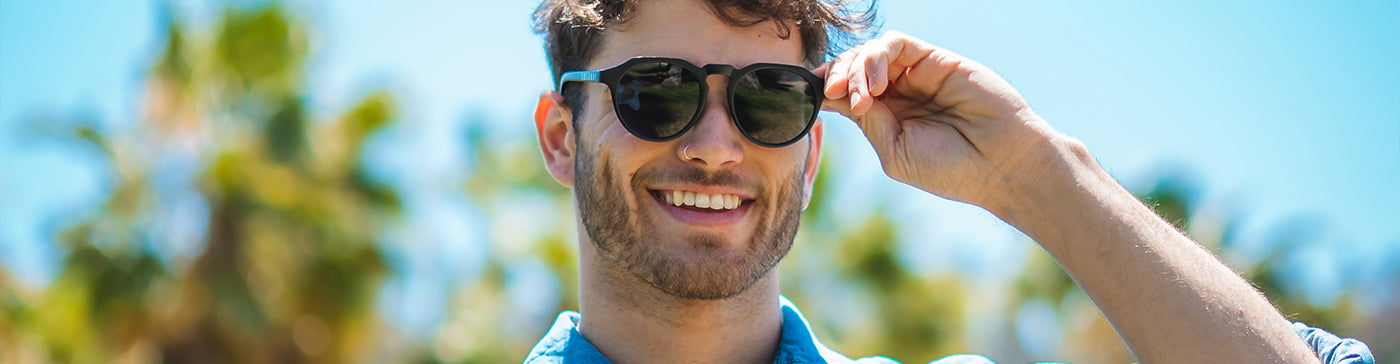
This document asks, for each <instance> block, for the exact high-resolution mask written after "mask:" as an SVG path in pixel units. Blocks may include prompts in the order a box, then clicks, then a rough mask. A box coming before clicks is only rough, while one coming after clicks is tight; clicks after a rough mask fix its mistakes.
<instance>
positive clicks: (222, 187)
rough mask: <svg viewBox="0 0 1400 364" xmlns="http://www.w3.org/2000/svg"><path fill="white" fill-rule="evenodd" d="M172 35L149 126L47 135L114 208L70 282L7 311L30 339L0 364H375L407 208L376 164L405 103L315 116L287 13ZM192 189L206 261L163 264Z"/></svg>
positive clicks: (71, 126) (297, 35)
mask: <svg viewBox="0 0 1400 364" xmlns="http://www.w3.org/2000/svg"><path fill="white" fill-rule="evenodd" d="M167 14H169V12H167ZM165 26H166V32H165V34H166V45H165V47H164V49H163V50H162V53H161V55H160V56H159V57H158V58H157V62H156V64H155V66H154V67H153V68H152V70H151V72H150V75H149V77H148V79H147V82H146V90H145V105H144V108H143V113H142V125H143V126H144V127H143V128H141V129H139V130H136V131H134V132H132V133H129V134H124V133H116V132H109V131H104V130H101V129H100V128H98V127H97V126H96V124H94V123H68V124H66V125H68V126H67V127H59V128H55V127H52V125H55V124H52V123H49V124H46V125H47V126H45V128H46V129H48V130H51V131H53V130H58V131H59V132H60V133H62V134H65V135H67V137H68V138H70V139H71V140H73V141H75V142H78V143H83V144H86V145H89V146H91V147H92V148H93V149H95V150H96V151H97V152H98V153H99V154H100V155H101V156H103V157H104V158H105V159H104V161H105V163H106V164H107V166H108V167H109V168H110V170H111V172H112V174H113V175H115V177H116V178H115V182H114V187H113V189H112V192H111V194H110V195H109V196H108V198H107V200H106V202H105V203H103V205H102V206H100V207H99V208H98V209H97V210H95V211H93V212H91V213H90V214H88V215H87V216H86V217H84V218H82V219H81V220H80V221H78V222H77V223H75V224H74V225H73V226H71V227H69V228H67V229H66V230H65V231H64V232H63V234H62V235H61V237H60V238H59V240H60V242H61V243H62V245H63V247H64V249H65V250H66V254H65V258H64V260H63V265H62V268H61V272H60V273H59V274H58V276H57V278H56V279H55V281H54V282H53V283H51V284H50V286H49V287H47V288H46V289H45V290H43V291H42V292H38V293H33V294H26V295H24V296H23V297H21V298H20V299H15V297H13V296H8V297H7V299H6V300H5V301H4V303H3V304H4V305H5V306H4V307H5V311H4V312H5V315H4V317H5V319H4V320H5V322H7V323H8V324H10V325H5V327H13V330H15V331H18V333H14V332H5V333H4V335H3V336H0V338H5V339H6V340H3V341H5V342H6V344H7V345H6V346H10V345H13V346H12V347H15V348H18V349H20V350H16V351H9V350H0V361H5V362H30V361H40V362H42V361H54V362H66V363H106V362H153V361H165V362H204V363H220V362H227V363H248V362H324V363H338V362H347V361H358V360H360V359H362V358H364V357H365V355H366V354H368V353H369V352H370V349H372V348H374V346H375V345H374V339H375V334H374V333H375V332H376V329H377V326H379V325H380V324H379V323H378V321H377V320H376V319H375V316H374V315H373V313H374V312H373V310H372V303H373V297H374V295H375V294H376V293H377V292H378V287H379V283H380V281H381V280H382V278H383V275H384V274H385V272H386V267H385V263H384V260H383V258H382V256H381V253H380V250H379V247H378V246H377V241H379V240H380V235H381V234H382V231H383V229H384V227H385V226H386V222H389V221H393V218H394V216H396V215H397V214H398V211H399V202H398V198H397V193H396V192H395V191H394V190H393V189H392V188H389V187H386V186H384V185H382V184H379V183H376V182H375V181H373V180H371V179H370V178H369V177H368V174H367V173H366V171H365V168H364V166H363V164H362V163H361V162H360V158H359V156H360V153H361V150H362V148H363V146H364V142H365V140H366V139H367V138H368V137H369V136H370V135H372V134H373V133H375V132H376V131H378V130H380V129H382V128H384V127H385V126H386V125H388V124H389V123H391V122H392V121H393V120H394V118H395V116H394V115H395V113H396V111H395V102H394V98H393V97H392V96H391V95H389V94H386V93H382V92H381V93H375V94H371V95H369V96H367V97H365V98H364V99H363V100H361V101H359V102H358V103H357V104H356V105H355V106H354V107H352V108H351V109H350V110H347V111H346V112H345V113H343V114H341V115H338V116H330V117H318V116H315V115H310V114H309V112H308V110H307V108H306V105H305V101H304V99H305V97H306V95H305V90H304V89H303V86H302V85H303V79H304V77H305V72H304V64H303V63H304V62H303V60H304V55H305V52H306V48H307V45H306V35H305V30H304V29H302V28H301V27H300V26H299V25H298V23H297V22H296V21H295V19H293V18H292V17H290V16H289V15H288V14H287V13H286V12H284V11H283V10H282V8H281V7H280V6H278V5H275V4H273V5H262V6H257V7H253V8H240V7H230V8H227V9H225V10H224V12H223V14H222V16H221V18H220V24H219V26H218V27H217V28H216V29H214V30H213V34H211V35H208V36H207V38H205V37H202V36H201V35H198V34H191V32H190V31H189V30H188V29H186V28H185V27H184V26H183V24H182V23H181V22H180V19H177V18H175V17H173V16H169V17H168V18H167V19H166V21H165ZM202 39H210V40H211V41H209V42H206V41H203V40H202ZM184 162H193V164H194V165H196V166H197V167H196V168H194V169H193V170H191V169H189V168H183V167H184V166H185V164H182V163H184ZM182 191H183V192H188V193H189V194H190V195H193V196H197V197H196V198H195V200H196V201H197V203H198V205H201V206H203V207H204V209H203V210H205V211H206V212H207V213H206V214H203V215H204V216H202V217H196V218H202V219H203V223H202V224H200V225H203V226H202V228H201V230H203V231H204V234H203V237H202V241H200V242H198V244H196V245H197V246H199V247H201V249H199V250H198V251H197V255H195V256H193V257H180V256H173V257H172V256H171V254H170V252H168V251H162V249H161V248H163V247H167V246H168V244H166V243H165V242H162V241H161V240H163V239H168V238H171V237H170V236H168V235H163V234H164V231H165V230H166V229H167V228H166V225H165V224H166V223H167V221H164V220H165V219H167V218H172V217H177V216H171V214H170V213H169V212H168V208H169V206H170V204H171V203H172V201H176V200H178V199H179V198H180V197H179V196H180V193H181V192H182ZM172 192H174V193H172ZM196 210H201V209H196ZM184 218H187V219H188V218H190V217H189V216H184ZM6 285H7V286H9V284H6ZM6 291H7V292H8V291H9V289H6ZM11 325H13V326H11ZM0 332H3V331H0ZM16 337H18V338H16Z"/></svg>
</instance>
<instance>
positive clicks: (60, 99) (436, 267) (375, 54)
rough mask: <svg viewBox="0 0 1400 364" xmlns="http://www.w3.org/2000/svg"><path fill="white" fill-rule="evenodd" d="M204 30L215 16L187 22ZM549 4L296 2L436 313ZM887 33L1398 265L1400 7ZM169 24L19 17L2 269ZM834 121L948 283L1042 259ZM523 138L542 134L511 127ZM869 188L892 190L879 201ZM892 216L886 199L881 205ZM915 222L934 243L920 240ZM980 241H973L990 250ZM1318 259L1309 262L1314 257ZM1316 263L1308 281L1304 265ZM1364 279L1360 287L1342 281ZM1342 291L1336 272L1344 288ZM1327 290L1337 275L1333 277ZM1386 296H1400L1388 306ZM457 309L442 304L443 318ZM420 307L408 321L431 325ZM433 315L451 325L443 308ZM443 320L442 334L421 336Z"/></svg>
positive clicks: (1221, 12)
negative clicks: (997, 77)
mask: <svg viewBox="0 0 1400 364" xmlns="http://www.w3.org/2000/svg"><path fill="white" fill-rule="evenodd" d="M180 4H182V5H181V6H180V7H179V9H181V10H180V11H182V12H185V13H187V14H190V16H191V17H192V20H193V21H195V22H196V23H198V22H201V21H204V22H207V21H209V19H212V18H211V16H210V14H212V12H211V11H210V9H214V10H217V9H219V8H220V6H218V5H210V4H207V3H205V2H182V3H180ZM533 7H534V4H533V2H532V1H499V2H498V1H487V2H464V1H428V2H415V3H413V4H406V3H403V2H391V1H382V0H373V1H355V2H329V1H326V2H295V3H293V4H292V6H291V8H293V9H296V10H297V11H298V12H299V14H302V15H301V16H304V17H305V19H306V20H307V21H309V23H310V24H311V29H309V30H310V32H311V35H312V38H313V42H314V44H315V46H314V48H313V55H312V60H311V71H310V72H311V73H310V79H309V80H308V81H309V85H310V87H311V90H312V94H313V95H312V97H311V100H312V102H313V107H314V108H316V109H317V110H319V111H322V113H321V114H327V113H334V112H336V111H339V110H343V109H345V108H346V107H348V106H349V105H350V103H352V102H354V101H355V100H357V99H358V97H360V96H362V95H364V94H365V93H366V92H369V91H371V90H374V89H377V88H387V89H389V90H391V91H393V92H395V93H396V94H398V95H399V96H400V99H401V101H403V104H402V105H401V106H402V109H403V111H404V114H403V120H402V122H401V124H399V125H398V126H396V127H395V128H394V129H393V130H390V131H389V133H388V135H386V136H385V137H384V138H381V140H379V141H378V143H379V144H380V147H379V148H378V149H377V150H376V153H374V154H373V155H371V156H370V157H369V158H370V159H371V161H372V162H374V163H373V164H374V165H375V166H377V167H376V170H377V171H378V174H380V175H381V176H384V177H385V178H386V179H388V180H391V181H393V182H394V183H395V184H397V185H399V186H400V187H401V188H403V189H405V190H406V191H405V199H406V203H407V206H408V207H409V214H410V218H411V219H410V225H412V226H410V227H409V228H406V229H405V230H404V232H403V233H402V234H399V235H398V237H397V238H396V239H402V240H414V241H428V242H431V243H426V244H408V245H404V247H402V248H401V250H400V251H397V252H395V253H394V254H392V255H393V256H394V257H395V259H397V260H398V261H399V262H400V263H399V266H401V267H402V269H404V270H406V271H407V272H408V273H407V274H406V276H407V277H410V278H403V279H399V280H396V281H394V282H391V283H390V286H389V287H388V288H387V289H389V290H394V292H398V293H400V294H402V295H405V296H411V297H416V298H413V299H412V300H411V301H412V302H441V301H444V300H442V299H441V298H442V297H440V295H442V293H440V292H439V293H435V292H437V291H441V290H438V289H435V288H434V287H439V286H442V285H449V284H451V283H452V282H454V281H455V279H456V278H454V277H460V276H469V275H470V273H471V270H472V269H473V268H471V267H473V266H479V264H478V263H479V261H480V260H481V256H482V254H483V253H484V252H487V251H489V249H488V247H486V243H483V242H482V241H481V240H484V239H483V238H482V237H483V236H486V234H487V232H486V231H487V230H489V229H490V227H488V226H484V223H482V222H481V220H482V219H481V216H478V214H479V213H476V212H473V209H471V208H469V207H468V206H467V205H468V203H467V202H466V201H465V199H464V197H462V196H460V191H459V184H457V182H458V181H460V180H461V178H463V177H464V176H465V174H466V173H468V172H467V170H466V169H465V168H464V162H463V158H462V153H461V151H462V150H464V148H465V146H463V145H460V143H461V139H460V135H461V130H462V127H463V125H462V124H463V123H464V122H465V120H467V119H470V118H471V116H472V115H489V116H497V118H496V119H501V120H526V119H525V117H526V115H528V113H529V112H530V111H531V109H532V107H533V103H534V100H535V98H536V96H537V95H538V92H539V91H540V90H543V89H547V88H549V87H550V80H549V76H548V69H547V66H546V63H545V60H544V57H543V52H542V51H541V48H540V39H539V38H538V37H537V36H535V35H533V34H532V33H531V31H530V20H531V19H530V13H531V10H532V9H533ZM881 11H882V19H883V21H884V27H885V28H886V29H894V30H900V31H903V32H905V33H909V34H912V35H914V36H917V37H920V38H923V39H925V40H927V41H929V42H931V43H933V44H936V45H939V46H942V47H945V48H949V49H951V50H954V51H956V52H959V53H962V54H963V55H966V56H968V57H971V58H973V59H976V60H978V61H980V62H982V63H984V64H986V65H988V66H990V67H991V68H992V69H994V70H996V71H997V72H998V73H999V74H1001V75H1002V76H1003V77H1005V78H1006V79H1008V80H1009V81H1010V82H1011V83H1012V84H1013V85H1014V86H1016V87H1017V88H1018V89H1019V90H1020V91H1021V93H1022V94H1023V95H1024V96H1025V97H1026V99H1027V100H1028V101H1029V102H1030V104H1031V106H1032V107H1033V108H1035V110H1037V111H1038V112H1039V113H1040V114H1041V115H1042V116H1044V117H1045V118H1046V119H1047V120H1049V121H1050V123H1051V125H1053V126H1054V127H1055V128H1057V129H1058V130H1060V131H1062V132H1064V133H1066V134H1069V135H1071V136H1074V137H1076V138H1079V139H1080V140H1082V141H1084V143H1085V144H1087V145H1088V146H1089V148H1090V150H1091V151H1092V152H1093V153H1094V155H1095V156H1096V157H1097V158H1098V159H1099V160H1100V162H1101V163H1102V164H1103V165H1104V167H1105V168H1107V169H1108V170H1109V171H1110V172H1112V173H1114V174H1115V175H1116V176H1118V177H1119V178H1120V179H1121V180H1122V181H1123V182H1124V183H1125V185H1127V186H1128V187H1130V188H1139V189H1140V188H1143V187H1146V186H1145V183H1147V181H1150V180H1152V179H1153V178H1154V177H1156V176H1158V175H1160V174H1161V173H1164V172H1163V171H1181V172H1184V173H1186V174H1187V175H1189V176H1190V177H1191V178H1192V179H1193V180H1194V181H1195V182H1197V184H1198V185H1200V187H1201V192H1202V196H1201V197H1200V198H1201V202H1202V204H1203V206H1204V207H1203V209H1204V210H1207V211H1213V212H1214V213H1218V214H1224V215H1236V216H1240V217H1241V218H1242V219H1243V221H1244V222H1245V224H1244V228H1243V231H1242V232H1241V236H1242V239H1243V240H1246V241H1258V240H1263V239H1267V238H1268V236H1267V235H1268V234H1269V232H1271V231H1275V230H1277V228H1278V227H1279V226H1280V225H1282V224H1287V223H1288V222H1289V221H1290V220H1289V219H1290V218H1293V217H1297V216H1312V217H1320V218H1322V220H1323V221H1325V224H1324V225H1323V228H1322V229H1323V233H1322V234H1321V235H1320V236H1319V237H1318V238H1317V239H1316V241H1315V242H1314V243H1313V244H1314V246H1315V247H1314V248H1313V249H1312V250H1311V251H1316V252H1320V253H1326V254H1319V255H1318V256H1317V257H1316V259H1317V261H1315V262H1314V263H1317V264H1318V266H1319V267H1320V268H1317V269H1319V270H1322V271H1327V272H1330V273H1327V274H1319V275H1318V277H1311V278H1309V277H1301V278H1300V279H1303V280H1312V281H1315V282H1311V283H1308V282H1305V284H1307V285H1310V286H1311V287H1315V289H1313V291H1315V292H1322V293H1318V294H1317V295H1319V296H1321V297H1322V299H1325V298H1326V297H1327V296H1335V294H1334V293H1328V292H1327V287H1335V286H1337V285H1338V281H1339V280H1343V279H1363V278H1364V277H1365V276H1368V275H1375V274H1378V273H1384V272H1386V271H1384V270H1385V269H1394V268H1385V267H1386V266H1393V265H1396V264H1395V262H1396V261H1400V47H1397V44H1400V4H1397V3H1396V2H1394V1H1350V2H1302V1H1283V2H1269V1H1231V2H1214V1H1169V2H1158V3H1140V2H1119V1H1092V2H1091V1H1083V2H1072V3H1062V2H1053V3H1052V2H1041V1H968V2H947V1H912V0H911V1H884V2H881ZM157 20H158V17H157V16H156V4H155V3H151V2H144V1H126V2H106V1H91V0H87V1H67V2H46V1H18V0H0V266H3V267H4V269H5V270H7V271H9V272H10V273H11V274H14V275H16V276H18V277H19V278H21V279H22V280H23V281H25V282H30V283H31V284H42V282H45V281H47V279H49V278H51V276H52V274H53V273H54V267H55V265H56V263H57V260H58V259H59V258H60V256H59V253H58V251H57V250H56V248H55V247H54V246H53V235H52V232H53V231H54V230H55V229H57V228H58V226H59V225H60V224H61V223H62V222H63V221H64V220H63V219H62V217H63V216H65V215H66V214H72V213H75V212H81V211H84V210H85V209H87V208H90V206H92V204H94V203H96V202H97V201H98V198H100V197H101V196H102V195H103V191H105V189H106V188H109V185H110V181H109V180H110V177H109V176H108V174H107V173H108V172H107V171H102V170H97V169H95V167H94V156H93V155H92V153H90V152H87V151H82V150H73V149H72V148H71V147H66V146H64V145H61V144H56V143H51V142H46V141H43V140H36V139H35V138H34V137H33V136H32V135H30V134H26V132H25V131H24V130H22V128H21V127H20V125H21V124H22V123H23V122H24V121H25V120H26V119H27V118H31V117H34V116H36V115H56V116H69V115H88V116H92V117H96V118H98V119H100V120H103V121H104V122H105V123H106V125H108V126H109V127H112V128H114V129H117V128H121V127H122V126H124V125H132V124H134V123H135V122H134V120H135V119H136V118H137V117H138V115H137V114H136V108H135V107H134V105H136V102H137V101H139V99H138V90H139V87H140V86H141V82H142V78H143V75H144V73H145V71H146V70H147V67H149V64H150V63H151V60H152V58H153V57H154V54H155V52H156V51H157V50H158V49H159V48H158V47H159V45H160V44H161V39H160V38H159V37H161V36H162V34H160V33H159V32H158V30H159V24H158V23H157ZM824 118H826V119H827V120H828V125H829V126H828V132H827V135H828V138H829V140H828V142H827V148H828V149H827V157H828V158H836V159H839V160H840V161H841V162H842V165H846V166H849V168H847V170H844V171H841V172H839V173H840V174H839V175H830V176H822V178H834V179H837V180H839V181H840V182H842V184H841V185H842V186H846V187H843V188H842V190H841V191H842V192H843V195H842V197H841V201H842V204H843V206H850V207H851V208H850V211H852V213H854V214H860V213H863V212H865V211H869V210H870V209H873V208H876V207H875V206H877V205H878V204H877V203H872V201H870V199H871V196H870V195H868V194H866V193H862V192H860V191H861V190H889V191H893V192H891V194H892V195H891V196H885V197H880V198H883V199H884V201H886V202H888V204H887V205H886V206H887V208H889V209H890V210H891V211H893V212H894V213H895V215H896V216H897V217H898V218H899V219H901V221H906V222H909V223H911V224H910V225H912V226H917V227H912V228H911V229H912V231H913V232H914V233H913V234H911V236H912V238H910V239H913V240H917V239H922V238H927V239H929V240H939V241H954V242H967V243H968V244H949V245H919V244H917V243H916V242H911V243H908V244H905V245H906V246H911V247H909V248H908V249H910V250H911V251H913V252H915V253H917V254H916V255H915V256H927V257H930V258H929V259H930V260H931V261H934V262H943V263H947V264H946V266H948V267H951V268H947V269H962V270H968V271H972V272H984V271H985V272H991V273H996V272H997V270H996V269H995V266H997V265H998V264H997V262H1004V261H1006V259H1014V258H1015V257H1016V256H1017V255H1016V254H1023V253H1018V252H1021V251H1023V249H1019V248H1017V247H1018V246H1020V245H1024V244H1025V243H1024V242H1023V241H1018V240H1017V236H1018V235H1017V233H1016V232H1015V231H1014V230H1012V229H1011V228H1009V227H1007V226H1005V224H1002V223H1000V222H999V221H997V220H995V219H994V218H992V217H991V216H990V215H988V214H986V213H985V212H982V211H981V210H979V209H976V208H973V207H969V206H965V205H960V204H956V203H951V202H947V201H943V200H941V199H938V198H936V197H931V196H927V195H924V194H922V193H919V192H918V191H915V190H913V189H912V188H908V187H906V186H903V185H900V184H898V183H895V182H891V181H889V180H888V179H887V178H885V177H884V175H883V174H882V173H881V172H879V170H878V164H877V163H876V162H875V159H874V155H873V153H872V152H871V151H870V150H869V146H868V145H867V144H865V141H864V140H863V139H861V138H860V135H859V131H858V130H856V129H855V128H854V127H852V125H851V124H850V123H848V122H845V121H844V120H842V119H841V118H840V117H839V116H835V115H826V116H824ZM493 129H494V130H496V132H498V133H501V134H502V135H507V136H522V135H524V136H528V135H529V134H530V129H529V127H528V125H527V124H525V123H521V124H519V125H499V126H495V127H494V128H493ZM870 186H876V187H881V188H875V189H872V188H870ZM876 202H879V201H876ZM915 223H917V224H915ZM974 243H975V244H974ZM1304 261H1305V260H1304ZM1300 262H1302V261H1300ZM1344 268H1345V269H1344ZM1337 271H1340V273H1338V272H1337ZM1319 277H1320V278H1319ZM1390 297H1394V295H1393V294H1391V295H1390ZM437 304H442V303H437ZM407 305H408V304H407V303H397V304H396V303H394V302H389V303H387V304H386V306H388V307H389V308H388V309H389V310H391V311H392V310H396V311H397V312H400V313H402V314H403V315H408V316H412V317H408V318H406V320H408V321H410V322H411V323H415V324H414V325H431V323H432V322H435V321H436V319H437V318H436V317H435V316H433V315H432V314H420V313H415V312H419V310H412V309H408V308H407V307H406V306H407ZM424 311H428V312H431V311H432V310H431V309H429V310H424ZM413 315H426V316H421V317H418V316H413Z"/></svg>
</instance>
